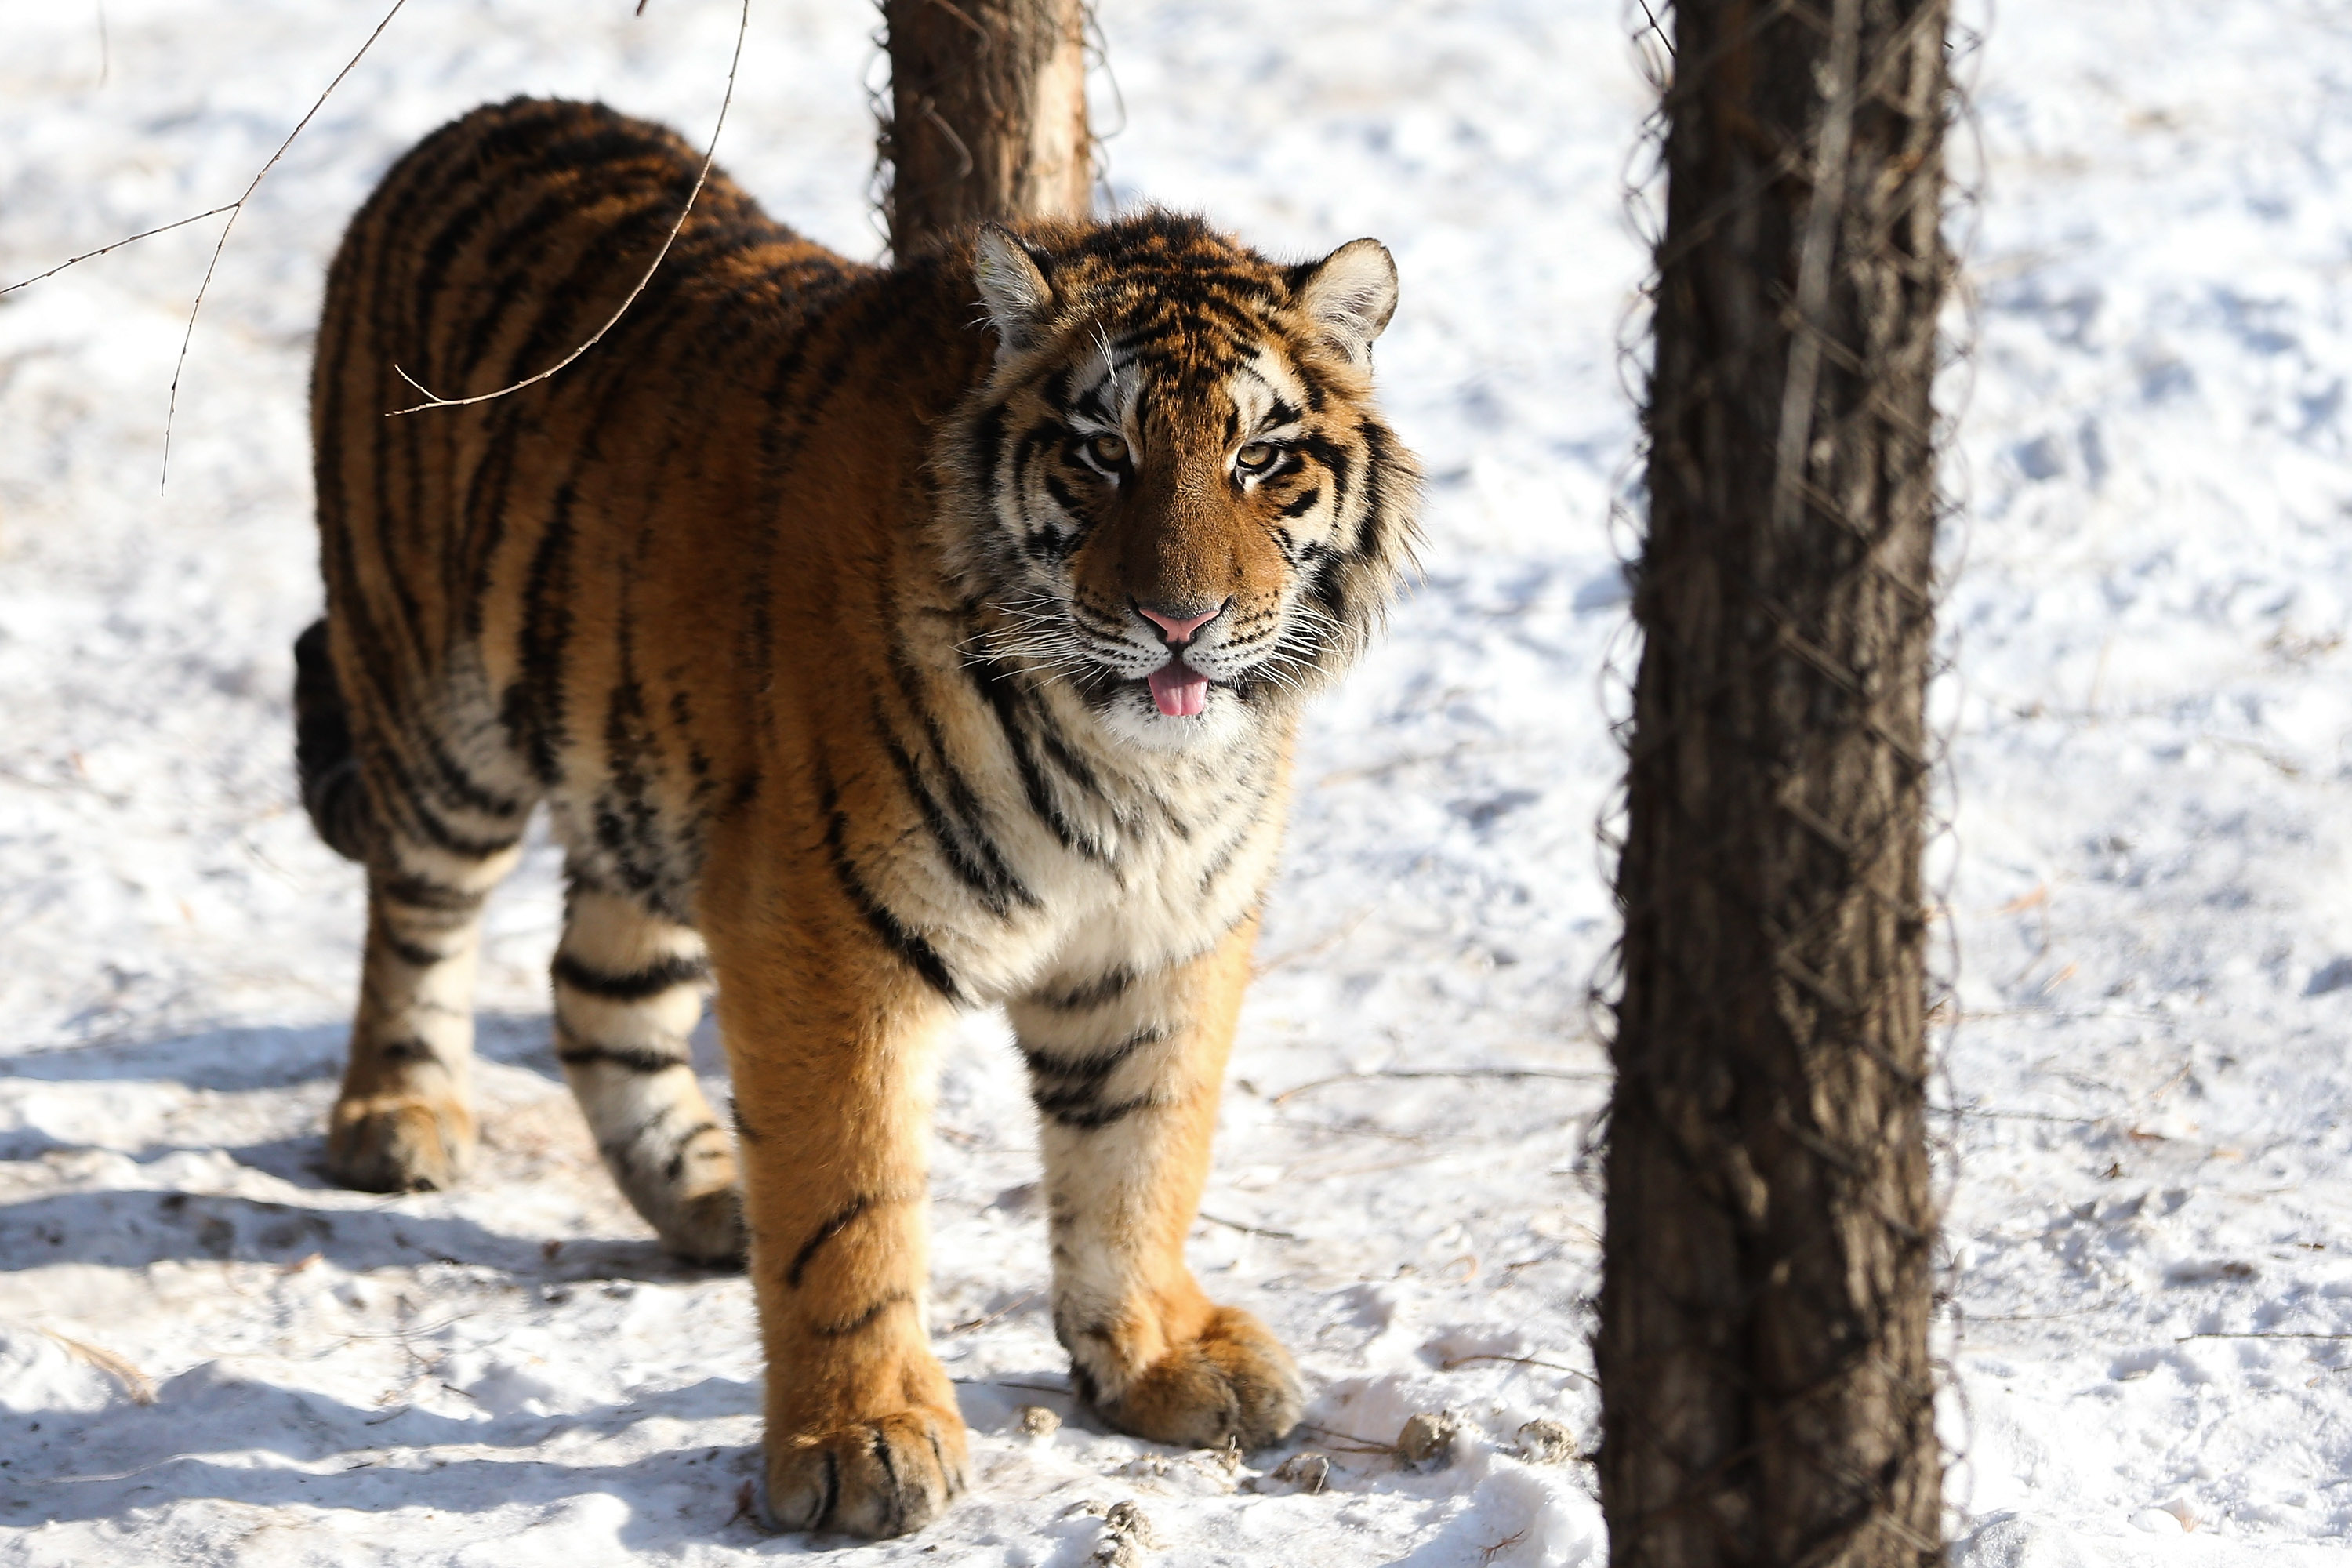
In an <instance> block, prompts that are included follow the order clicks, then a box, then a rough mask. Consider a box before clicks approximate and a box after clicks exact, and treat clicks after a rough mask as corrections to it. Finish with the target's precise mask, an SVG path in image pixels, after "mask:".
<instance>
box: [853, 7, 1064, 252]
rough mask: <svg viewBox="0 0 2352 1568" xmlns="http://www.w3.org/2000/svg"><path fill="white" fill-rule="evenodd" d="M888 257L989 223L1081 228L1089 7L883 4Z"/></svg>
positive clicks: (883, 130) (882, 139) (883, 146)
mask: <svg viewBox="0 0 2352 1568" xmlns="http://www.w3.org/2000/svg"><path fill="white" fill-rule="evenodd" d="M882 16H883V25H884V28H885V31H886V34H887V40H888V46H889V51H890V118H889V120H888V121H887V122H886V123H885V124H884V125H883V127H882V136H881V153H882V158H883V160H884V162H885V163H887V165H888V166H889V169H890V180H889V194H888V195H887V198H886V203H887V218H888V221H889V227H890V248H891V250H892V252H893V253H894V254H896V255H898V256H899V257H902V258H904V257H908V256H912V255H914V254H915V253H916V252H917V251H919V250H921V249H922V248H924V247H926V246H928V245H929V244H931V243H932V242H934V241H935V240H937V239H939V238H940V237H941V236H944V235H947V234H950V233H952V232H954V231H956V230H958V229H961V228H966V227H969V226H971V225H974V224H978V223H984V222H987V221H989V220H991V219H1003V218H1016V217H1083V216H1086V214H1087V208H1088V205H1089V198H1090V195H1091V192H1092V189H1093V179H1094V175H1093V167H1092V162H1091V158H1090V155H1089V150H1090V142H1089V138H1088V136H1087V69H1086V6H1085V4H1084V0H883V5H882Z"/></svg>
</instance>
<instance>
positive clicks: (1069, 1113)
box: [1037, 1094, 1160, 1132]
mask: <svg viewBox="0 0 2352 1568" xmlns="http://www.w3.org/2000/svg"><path fill="white" fill-rule="evenodd" d="M1159 1103H1160V1102H1159V1100H1157V1099H1155V1098H1154V1097H1153V1096H1151V1095H1148V1094H1147V1095H1142V1096H1139V1098H1137V1099H1134V1100H1118V1101H1117V1102H1116V1103H1113V1104H1110V1105H1095V1106H1093V1107H1092V1108H1091V1109H1081V1108H1077V1107H1072V1108H1071V1109H1069V1110H1047V1108H1046V1106H1045V1102H1044V1101H1043V1100H1040V1101H1039V1102H1038V1105H1037V1109H1038V1110H1042V1111H1045V1114H1046V1115H1048V1116H1049V1117H1051V1118H1052V1119H1053V1121H1055V1124H1057V1125H1059V1126H1063V1127H1066V1128H1069V1129H1070V1130H1071V1131H1074V1132H1099V1131H1102V1130H1103V1129H1104V1128H1106V1127H1108V1126H1110V1125H1111V1124H1112V1123H1114V1122H1118V1121H1125V1120H1126V1119H1127V1118H1129V1117H1130V1116H1132V1115H1134V1114H1135V1113H1136V1112H1137V1111H1139V1110H1150V1109H1151V1108H1153V1107H1155V1106H1157V1105H1158V1104H1159Z"/></svg>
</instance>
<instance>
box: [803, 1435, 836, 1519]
mask: <svg viewBox="0 0 2352 1568" xmlns="http://www.w3.org/2000/svg"><path fill="white" fill-rule="evenodd" d="M823 1452H824V1502H823V1503H821V1504H819V1505H818V1507H817V1510H816V1518H815V1519H814V1520H813V1521H811V1522H810V1524H809V1528H810V1529H811V1530H823V1529H824V1523H825V1521H827V1520H829V1519H831V1518H832V1517H833V1507H834V1504H835V1503H837V1502H839V1501H840V1500H841V1461H840V1459H838V1458H835V1456H834V1452H833V1450H832V1449H830V1448H826V1449H824V1450H823Z"/></svg>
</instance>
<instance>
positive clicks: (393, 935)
mask: <svg viewBox="0 0 2352 1568" xmlns="http://www.w3.org/2000/svg"><path fill="white" fill-rule="evenodd" d="M377 934H378V935H379V936H381V937H382V938H383V945H384V946H385V947H386V948H388V949H390V950H391V952H392V955H393V956H394V958H396V959H398V960H400V962H401V963H405V964H407V965H408V966H409V967H410V968H411V969H430V968H432V967H433V966H434V965H435V964H436V963H448V962H449V958H450V954H448V953H446V952H440V951H438V950H436V949H434V948H430V947H425V946H424V945H422V944H421V943H418V942H411V941H409V940H408V939H407V938H406V937H404V936H402V935H401V934H400V933H399V932H397V931H391V930H389V929H386V930H382V931H378V932H377Z"/></svg>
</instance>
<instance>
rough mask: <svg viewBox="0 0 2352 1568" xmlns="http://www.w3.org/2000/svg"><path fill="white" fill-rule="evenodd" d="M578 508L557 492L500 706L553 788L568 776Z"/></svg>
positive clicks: (565, 492)
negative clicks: (566, 720)
mask: <svg viewBox="0 0 2352 1568" xmlns="http://www.w3.org/2000/svg"><path fill="white" fill-rule="evenodd" d="M573 504H574V496H573V491H572V486H571V485H570V484H569V483H566V484H565V485H564V486H563V487H562V489H559V490H557V491H556V492H555V499H554V504H553V506H552V508H551V513H550V515H549V517H548V520H547V528H546V531H545V532H543V533H542V534H541V536H540V541H539V548H538V549H536V550H534V551H532V552H531V561H530V574H529V575H528V576H527V577H526V578H525V580H524V583H523V592H522V627H521V630H520V635H519V636H518V637H517V642H518V643H519V645H520V646H519V647H518V649H517V652H518V654H519V655H520V657H519V658H518V659H517V663H518V664H519V665H520V667H521V668H520V674H519V675H518V676H517V677H516V679H515V682H514V684H513V685H511V686H509V687H508V688H507V689H506V693H505V696H504V699H503V700H501V701H500V703H499V721H501V722H502V723H504V724H505V726H506V731H507V734H508V736H509V738H510V739H511V740H512V741H513V742H514V743H515V744H516V745H517V746H518V747H520V748H521V749H522V750H523V751H524V752H525V753H526V754H527V755H528V756H529V757H530V767H531V772H532V773H534V774H535V775H536V776H537V777H538V778H539V779H540V781H541V783H543V784H554V783H555V782H557V780H558V779H560V778H561V777H562V762H561V759H560V758H559V757H558V755H557V748H558V747H559V745H561V743H562V736H563V696H564V690H563V689H564V679H563V677H564V663H565V660H564V652H565V648H566V646H567V645H568V644H569V643H570V642H571V640H572V599H573V597H574V595H573V593H572V534H573V528H572V506H573Z"/></svg>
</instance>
